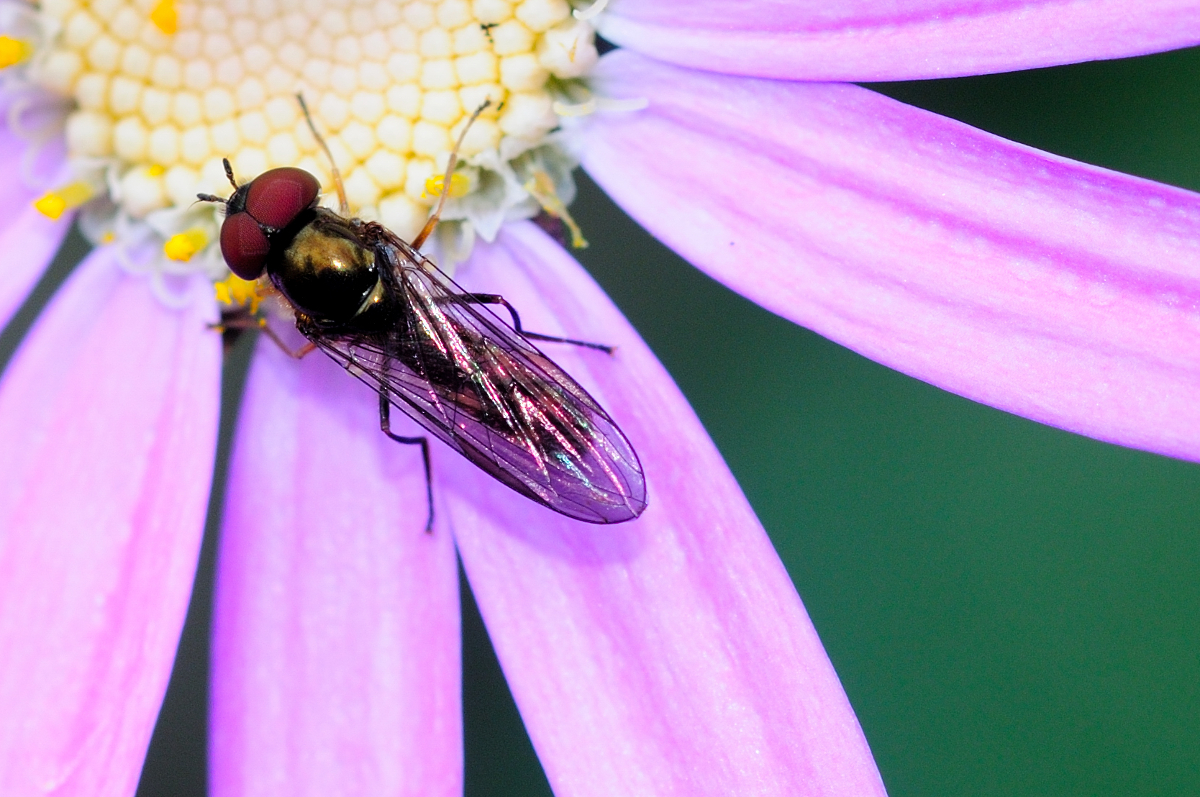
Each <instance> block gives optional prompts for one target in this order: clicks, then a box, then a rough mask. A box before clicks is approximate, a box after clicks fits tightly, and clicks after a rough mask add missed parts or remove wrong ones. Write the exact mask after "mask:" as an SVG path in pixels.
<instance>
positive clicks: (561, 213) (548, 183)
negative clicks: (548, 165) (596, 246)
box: [525, 169, 588, 249]
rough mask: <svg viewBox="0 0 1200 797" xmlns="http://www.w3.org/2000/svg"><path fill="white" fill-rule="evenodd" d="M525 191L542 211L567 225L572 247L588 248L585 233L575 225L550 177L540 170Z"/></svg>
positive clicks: (526, 185)
mask: <svg viewBox="0 0 1200 797" xmlns="http://www.w3.org/2000/svg"><path fill="white" fill-rule="evenodd" d="M525 190H526V191H528V192H529V195H530V196H531V197H533V198H534V199H536V200H537V201H538V204H539V205H541V206H542V210H544V211H546V212H547V213H549V214H550V215H551V216H553V217H554V218H556V219H559V220H561V221H562V223H563V224H565V225H567V229H568V230H570V231H571V246H573V247H574V248H576V249H586V248H587V245H588V242H587V239H586V238H584V237H583V231H582V230H580V229H579V225H578V224H576V223H575V219H573V218H571V214H570V212H568V211H567V206H566V204H565V203H563V201H562V200H561V199H559V198H558V191H556V190H555V188H554V181H553V180H551V179H550V175H548V174H546V172H544V171H542V170H541V169H538V170H537V171H535V172H534V173H533V176H532V177H530V178H529V180H527V181H526V183H525Z"/></svg>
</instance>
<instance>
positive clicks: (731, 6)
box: [600, 0, 1200, 81]
mask: <svg viewBox="0 0 1200 797" xmlns="http://www.w3.org/2000/svg"><path fill="white" fill-rule="evenodd" d="M600 32H601V33H602V34H604V36H605V37H607V38H608V39H609V40H610V41H612V42H615V43H616V44H619V45H621V46H622V47H626V48H629V49H631V50H636V51H638V52H641V53H644V54H645V55H649V56H652V57H654V58H656V59H660V60H663V61H670V62H671V63H675V64H679V65H681V66H691V67H696V68H698V69H706V70H711V71H714V72H724V73H728V74H732V75H750V76H757V77H774V78H785V79H792V80H845V81H870V80H913V79H917V78H931V77H955V76H958V75H982V74H987V73H991V72H1009V71H1013V70H1017V69H1030V68H1032V67H1039V66H1053V65H1056V64H1070V63H1075V62H1077V61H1093V60H1099V59H1103V58H1121V57H1125V56H1131V55H1144V54H1145V53H1154V52H1160V51H1163V50H1173V49H1176V48H1179V47H1188V46H1191V45H1193V44H1196V43H1197V42H1200V3H1197V2H1196V0H1141V2H1139V3H1137V7H1136V9H1134V8H1133V7H1131V6H1130V4H1129V2H1128V0H1066V1H1065V2H1064V1H1063V0H907V1H906V2H904V3H895V2H891V3H880V2H877V0H843V1H842V2H837V3H830V2H828V0H754V2H740V3H738V2H732V3H731V2H728V0H653V2H644V1H643V2H638V0H613V2H612V4H611V5H610V6H609V9H608V10H607V11H606V12H605V13H604V14H603V15H602V16H601V17H600Z"/></svg>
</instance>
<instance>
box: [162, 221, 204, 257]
mask: <svg viewBox="0 0 1200 797" xmlns="http://www.w3.org/2000/svg"><path fill="white" fill-rule="evenodd" d="M206 246H208V233H207V232H205V231H204V230H202V229H200V228H199V227H193V228H192V229H190V230H184V231H183V232H180V233H176V234H175V235H172V236H171V237H170V238H168V239H167V242H166V243H165V244H164V245H163V252H164V253H165V254H166V256H167V257H169V258H171V259H172V260H178V261H181V262H185V263H186V262H187V261H189V260H191V259H192V256H193V255H194V254H196V253H197V252H199V251H200V250H201V249H203V248H204V247H206Z"/></svg>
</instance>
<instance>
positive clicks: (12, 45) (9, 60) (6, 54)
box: [0, 36, 33, 69]
mask: <svg viewBox="0 0 1200 797" xmlns="http://www.w3.org/2000/svg"><path fill="white" fill-rule="evenodd" d="M32 53H33V45H32V44H30V43H29V42H27V41H25V40H24V39H14V38H12V37H11V36H0V69H5V68H7V67H10V66H16V65H17V64H19V63H21V62H22V61H24V60H25V59H26V58H28V57H29V56H30V55H31V54H32Z"/></svg>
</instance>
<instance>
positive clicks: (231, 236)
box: [199, 99, 646, 531]
mask: <svg viewBox="0 0 1200 797" xmlns="http://www.w3.org/2000/svg"><path fill="white" fill-rule="evenodd" d="M300 103H301V106H302V107H303V106H304V101H303V99H301V100H300ZM484 107H486V103H485V105H484V106H482V107H480V108H479V109H478V110H476V111H475V113H474V115H473V116H472V117H471V120H470V121H472V122H473V121H474V120H475V118H476V117H478V115H479V113H480V112H481V111H483V109H484ZM304 114H305V117H306V118H307V119H308V122H309V125H310V127H312V129H313V134H314V135H316V137H317V141H318V142H319V143H320V144H321V146H322V148H324V149H325V152H326V154H327V155H329V154H330V153H329V150H328V147H326V145H325V142H324V140H323V139H322V138H321V136H320V135H319V134H318V133H317V130H316V127H315V125H313V123H312V119H311V117H309V114H308V109H307V108H304ZM469 127H470V122H468V124H467V126H466V128H469ZM466 128H464V130H463V132H462V134H461V135H460V136H459V140H458V144H457V145H456V146H455V149H454V151H453V152H452V153H451V156H450V161H449V164H448V166H447V169H446V175H445V182H444V185H446V186H449V185H450V177H451V175H452V174H453V172H454V167H455V164H456V159H457V157H456V156H457V152H458V148H459V147H460V146H461V144H462V140H463V137H464V136H465V135H466ZM332 161H333V158H332V156H331V155H330V162H331V163H332ZM225 172H226V175H227V176H228V178H229V182H230V183H231V184H232V185H233V187H234V193H233V195H232V196H231V197H230V198H229V199H227V200H226V199H222V198H220V197H215V196H210V195H207V194H201V195H199V196H200V199H202V200H204V201H208V202H220V203H222V204H224V205H225V208H226V215H225V220H224V222H223V223H222V225H221V252H222V254H223V255H224V257H225V262H226V263H227V264H228V266H229V268H230V270H231V271H233V273H234V274H236V275H237V276H239V277H241V278H242V279H246V280H257V279H259V278H260V277H262V276H263V274H266V276H267V277H268V278H269V279H270V281H271V283H272V284H273V285H274V286H275V288H276V289H277V290H278V292H279V294H280V295H281V296H282V298H283V299H284V300H285V301H286V302H287V303H288V304H289V305H290V306H291V308H292V310H293V311H294V313H295V318H296V328H297V329H298V330H299V331H300V333H301V334H302V335H304V337H305V338H307V339H308V341H309V342H308V344H307V345H306V346H304V347H303V348H301V349H300V350H299V351H296V352H290V351H289V353H290V354H292V355H293V356H296V357H301V356H304V355H305V354H307V353H309V352H311V351H312V350H313V349H320V350H321V351H323V352H325V353H326V354H327V355H329V356H330V357H332V358H333V359H334V360H336V361H337V362H338V363H340V364H341V365H342V366H343V367H344V368H345V369H346V370H347V371H349V372H350V373H351V374H353V375H354V376H356V377H357V378H358V379H360V380H362V381H363V382H365V383H366V384H368V385H370V386H371V388H372V389H373V390H375V391H376V392H377V393H378V394H379V425H380V428H381V429H382V430H383V433H384V434H386V435H387V436H388V437H390V438H391V439H393V440H395V441H396V442H398V443H404V444H409V445H419V446H420V447H421V451H422V454H423V456H424V463H425V479H426V491H427V500H428V516H427V522H426V530H427V531H428V530H430V529H431V528H432V524H433V492H432V486H431V485H432V481H431V473H430V461H429V440H428V438H427V437H425V436H419V437H405V436H401V435H397V434H394V433H393V432H392V431H391V422H390V413H391V409H392V407H396V408H397V409H399V410H401V411H402V412H404V413H406V414H407V415H408V416H409V417H411V418H412V419H413V420H414V421H416V422H417V423H418V424H419V425H420V426H421V427H423V428H424V429H425V431H426V432H428V433H429V434H432V435H433V436H434V437H437V438H438V439H440V440H442V441H443V442H444V443H446V444H447V445H449V446H450V447H451V448H453V449H454V450H456V451H458V453H460V454H462V455H463V456H464V457H466V458H467V459H468V460H470V461H471V462H472V463H474V464H475V465H477V466H478V467H479V468H481V469H482V470H484V471H485V472H486V473H488V474H489V475H491V476H492V477H494V478H495V479H497V480H498V481H500V482H501V483H502V484H504V485H506V486H508V487H510V488H512V489H513V490H516V491H517V492H518V493H520V494H522V495H524V496H525V497H527V498H530V499H532V500H534V501H537V502H538V503H540V504H542V505H543V506H546V507H549V508H550V509H553V510H554V511H556V512H559V513H561V514H563V515H566V516H567V517H571V518H575V519H576V520H582V521H585V522H588V523H622V522H625V521H628V520H633V519H634V518H636V517H638V516H639V515H640V514H641V513H642V511H643V510H644V509H645V508H646V480H645V476H644V475H643V473H642V467H641V463H640V462H639V461H638V458H637V454H636V453H635V452H634V450H633V447H632V446H631V445H630V444H629V440H628V439H627V438H626V437H625V435H624V434H623V433H622V432H621V430H620V429H619V428H618V427H617V425H616V423H614V422H613V420H612V418H611V417H609V415H608V413H606V412H605V411H604V409H603V408H601V407H600V405H599V404H598V403H597V402H596V401H595V399H593V398H592V397H591V396H590V395H588V393H587V391H585V390H584V389H583V388H582V387H580V385H579V384H578V383H577V382H576V381H575V380H574V379H572V378H571V377H570V376H569V375H567V373H566V372H565V371H563V370H562V369H561V368H559V367H558V366H557V365H555V364H554V362H553V361H552V360H551V359H550V358H549V357H547V356H546V355H545V354H543V353H542V352H541V351H539V350H538V349H537V348H536V347H535V346H534V345H533V344H532V343H531V342H530V341H531V340H545V341H553V342H562V343H571V344H575V345H579V346H587V347H590V348H595V349H600V350H603V351H607V352H610V353H611V351H612V350H611V348H610V347H607V346H602V345H599V344H595V343H587V342H584V341H578V340H571V339H567V338H558V337H552V336H549V335H539V334H537V333H532V332H527V331H525V330H524V329H523V328H522V326H521V320H520V316H519V315H518V314H517V311H516V309H515V308H513V306H512V305H510V304H509V303H508V302H507V301H505V300H504V298H503V297H502V296H498V295H495V294H481V293H469V292H466V291H464V290H463V289H462V288H460V287H459V286H458V285H456V284H455V283H454V281H453V280H451V279H450V278H449V277H447V276H446V275H445V274H444V273H442V272H441V271H440V270H439V269H438V268H437V266H435V265H434V264H433V263H432V262H431V261H430V260H429V259H428V258H426V257H425V256H424V255H422V254H421V253H420V248H421V245H422V244H423V243H424V242H425V241H426V240H427V239H428V237H429V235H430V233H432V232H433V229H434V226H435V225H436V223H437V220H438V218H439V217H440V215H441V211H442V206H443V204H444V203H445V199H446V193H448V191H443V192H442V196H441V198H440V199H439V201H438V205H437V208H436V209H435V211H434V213H433V214H432V215H431V216H430V218H429V221H428V223H427V224H426V225H425V228H424V229H423V230H422V231H421V233H420V234H419V235H418V236H417V237H416V238H415V239H414V240H413V241H412V242H411V243H409V242H407V241H405V240H403V239H402V238H400V237H399V236H398V235H396V234H395V233H393V232H391V231H390V230H388V229H387V228H386V227H384V226H383V225H381V224H377V223H375V222H368V221H362V220H360V219H355V218H348V217H347V216H348V212H347V203H346V197H345V191H344V189H343V187H342V181H341V177H340V175H339V174H338V172H337V167H336V164H335V165H333V176H334V183H335V185H336V187H337V192H338V198H339V200H340V206H341V208H340V209H341V211H342V212H341V213H340V214H339V213H334V212H333V211H331V210H328V209H326V208H323V207H319V206H318V205H317V199H318V194H319V193H320V183H319V182H318V181H317V179H316V178H315V177H314V176H313V175H311V174H309V173H308V172H306V171H304V170H303V169H297V168H291V167H285V168H278V169H271V170H270V171H267V172H264V173H263V174H262V175H260V176H258V177H256V178H255V179H254V180H252V181H250V182H248V183H245V184H242V185H238V183H237V181H236V180H235V179H234V176H233V169H232V167H231V166H230V164H229V161H228V160H226V161H225ZM486 305H503V306H504V307H505V308H506V309H507V310H508V312H509V315H510V316H511V318H512V323H511V324H509V323H507V322H505V321H504V320H502V319H501V318H500V317H499V316H497V315H496V314H494V313H493V312H491V310H489V309H488V308H487V306H486ZM264 329H265V331H266V332H267V333H268V334H269V335H270V336H271V337H272V338H273V339H274V340H275V341H276V343H279V344H280V345H281V347H283V348H284V349H285V350H287V347H286V346H285V345H284V344H283V343H282V341H280V340H279V339H278V337H276V336H275V335H274V334H272V333H271V332H270V329H269V328H266V327H264Z"/></svg>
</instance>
